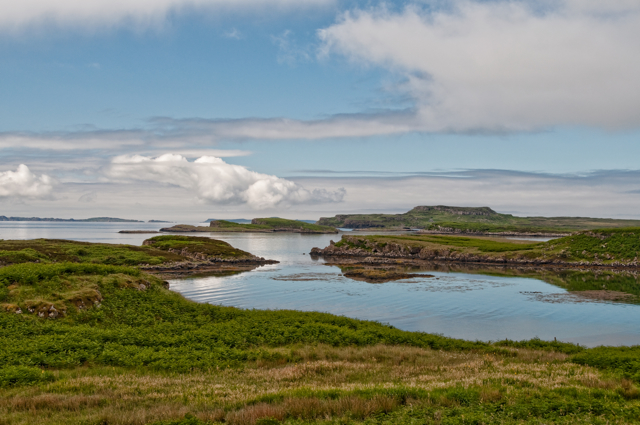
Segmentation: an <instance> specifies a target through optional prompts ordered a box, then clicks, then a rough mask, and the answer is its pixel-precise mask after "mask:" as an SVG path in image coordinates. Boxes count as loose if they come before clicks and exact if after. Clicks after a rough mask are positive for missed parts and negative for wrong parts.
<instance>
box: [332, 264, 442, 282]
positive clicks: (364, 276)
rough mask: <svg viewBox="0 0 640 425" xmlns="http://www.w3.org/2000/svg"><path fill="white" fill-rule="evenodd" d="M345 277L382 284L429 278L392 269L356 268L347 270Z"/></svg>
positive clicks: (426, 275)
mask: <svg viewBox="0 0 640 425" xmlns="http://www.w3.org/2000/svg"><path fill="white" fill-rule="evenodd" d="M343 275H344V276H345V277H348V278H350V279H353V280H360V281H364V282H369V283H384V282H391V281H393V280H400V279H411V278H431V277H433V275H430V274H418V273H405V272H403V271H398V270H393V269H370V268H358V269H352V270H347V271H345V272H344V273H343Z"/></svg>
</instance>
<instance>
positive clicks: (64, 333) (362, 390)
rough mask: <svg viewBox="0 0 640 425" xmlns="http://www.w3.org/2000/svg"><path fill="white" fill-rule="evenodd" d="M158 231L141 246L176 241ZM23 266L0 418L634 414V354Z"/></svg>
mask: <svg viewBox="0 0 640 425" xmlns="http://www.w3.org/2000/svg"><path fill="white" fill-rule="evenodd" d="M162 238H163V237H160V239H157V240H155V242H153V243H155V244H160V245H161V244H163V243H170V245H171V246H174V247H175V246H178V247H180V246H181V245H180V244H177V245H172V244H174V243H177V242H179V241H181V239H177V240H173V241H172V240H170V239H162ZM154 239H155V238H154ZM89 245H91V244H89ZM145 248H148V249H152V248H151V247H149V246H146V247H145ZM153 249H155V248H153ZM154 252H155V251H154ZM161 252H164V251H161ZM47 258H50V257H47ZM34 261H39V262H31V261H23V262H22V263H19V264H12V265H8V266H5V267H3V268H0V288H1V289H0V290H1V291H2V297H3V298H2V301H1V302H2V303H3V304H2V305H3V311H2V312H0V347H2V349H0V365H1V366H0V423H1V424H32V423H41V422H42V421H43V418H46V423H49V424H153V423H155V424H185V425H186V424H206V423H209V424H211V423H226V424H251V425H253V424H258V425H259V424H262V425H265V424H277V423H289V424H302V423H331V424H347V423H363V424H364V423H366V424H374V423H375V424H378V423H379V424H418V423H420V424H424V423H434V424H463V423H464V424H468V423H473V424H481V423H486V424H489V423H536V424H538V423H602V424H605V423H634V422H637V421H638V418H639V417H640V392H639V391H638V385H640V362H639V361H638V359H639V358H640V348H639V347H630V348H629V347H622V348H614V347H600V348H595V349H585V348H583V347H580V346H577V345H573V344H566V343H561V342H545V341H541V340H531V341H522V342H515V341H501V342H496V343H488V342H480V341H464V340H459V339H452V338H446V337H443V336H440V335H433V334H427V333H421V332H406V331H401V330H398V329H395V328H393V327H392V326H389V325H384V324H380V323H376V322H369V321H361V320H355V319H349V318H345V317H340V316H335V315H330V314H324V313H304V312H298V311H261V310H242V309H237V308H231V307H221V306H214V305H208V304H198V303H195V302H192V301H189V300H186V299H185V298H183V297H182V296H181V295H179V294H176V293H173V292H171V291H169V290H167V289H166V288H165V285H164V282H163V281H162V280H160V279H158V278H157V277H154V276H152V275H149V274H147V273H145V272H144V271H141V270H140V269H139V268H137V267H132V266H126V265H111V264H100V263H98V262H97V261H91V262H68V261H62V262H43V261H41V260H40V259H38V260H34ZM47 261H50V260H47ZM11 306H13V307H11ZM51 306H53V307H54V309H55V311H54V310H52V309H51ZM15 307H17V308H18V309H20V310H21V312H20V313H18V312H17V309H16V308H15ZM32 310H33V311H32ZM40 313H42V314H40ZM45 313H46V314H45Z"/></svg>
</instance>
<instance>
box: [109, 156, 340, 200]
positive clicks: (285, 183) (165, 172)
mask: <svg viewBox="0 0 640 425" xmlns="http://www.w3.org/2000/svg"><path fill="white" fill-rule="evenodd" d="M105 174H106V175H107V176H108V177H109V178H111V179H113V180H115V181H120V182H126V181H142V182H154V183H161V184H168V185H174V186H179V187H182V188H185V189H189V190H191V191H193V192H194V193H195V194H196V195H197V197H198V198H199V199H200V200H202V201H204V202H209V203H213V204H221V205H238V204H246V205H248V206H249V207H250V208H252V209H269V208H275V207H286V206H289V205H296V204H310V203H322V202H341V201H342V199H343V198H344V195H345V192H344V190H338V191H334V192H330V191H327V190H323V189H315V190H311V191H310V190H307V189H305V188H303V187H302V186H300V185H298V184H296V183H294V182H292V181H289V180H285V179H282V178H278V177H276V176H271V175H267V174H261V173H257V172H255V171H250V170H248V169H247V168H245V167H242V166H239V165H232V164H227V163H226V162H224V161H223V160H222V159H220V158H216V157H212V156H203V157H200V158H198V159H197V160H195V161H194V162H189V161H188V160H187V159H186V158H185V157H183V156H181V155H175V154H165V155H162V156H159V157H157V158H152V157H146V156H141V155H131V156H128V155H124V156H119V157H116V158H114V159H113V161H112V163H111V164H110V166H109V167H108V168H107V169H106V170H105Z"/></svg>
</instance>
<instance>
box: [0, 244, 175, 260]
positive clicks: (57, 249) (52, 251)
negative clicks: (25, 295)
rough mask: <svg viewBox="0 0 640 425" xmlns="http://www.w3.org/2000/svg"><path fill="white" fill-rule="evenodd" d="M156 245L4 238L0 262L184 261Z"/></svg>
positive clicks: (0, 251)
mask: <svg viewBox="0 0 640 425" xmlns="http://www.w3.org/2000/svg"><path fill="white" fill-rule="evenodd" d="M182 260H184V258H183V257H181V256H180V255H177V254H173V253H170V252H163V251H160V250H157V249H155V248H152V247H146V246H132V245H114V244H101V243H88V242H76V241H68V240H59V239H33V240H0V266H2V265H10V264H19V263H25V262H42V263H57V262H73V263H95V264H109V265H127V266H136V265H141V264H150V265H156V264H162V263H165V262H172V261H182Z"/></svg>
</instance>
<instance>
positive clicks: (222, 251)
mask: <svg viewBox="0 0 640 425" xmlns="http://www.w3.org/2000/svg"><path fill="white" fill-rule="evenodd" d="M145 244H147V246H150V247H153V248H156V249H159V250H162V251H169V250H178V251H180V252H185V253H188V254H204V255H206V256H209V257H215V258H234V259H241V258H247V259H249V258H253V255H252V254H250V253H248V252H246V251H243V250H241V249H238V248H234V247H233V246H231V245H230V244H228V243H227V242H224V241H220V240H217V239H211V238H202V237H197V236H177V235H166V236H156V237H153V238H151V239H147V240H146V241H145Z"/></svg>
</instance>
